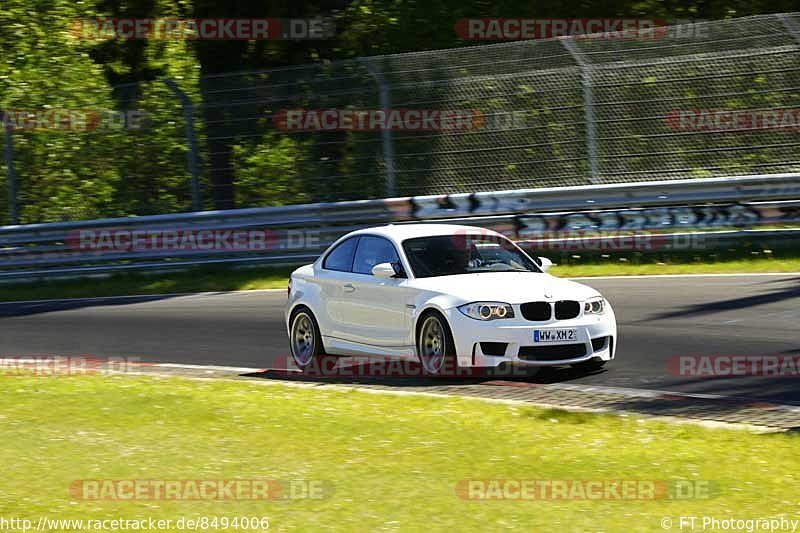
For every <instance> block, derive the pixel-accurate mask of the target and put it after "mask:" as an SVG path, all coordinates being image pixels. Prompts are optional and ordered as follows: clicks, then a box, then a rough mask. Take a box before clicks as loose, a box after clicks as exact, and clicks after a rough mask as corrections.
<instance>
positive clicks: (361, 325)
mask: <svg viewBox="0 0 800 533" xmlns="http://www.w3.org/2000/svg"><path fill="white" fill-rule="evenodd" d="M551 265H552V263H551V262H550V261H549V260H548V259H546V258H539V257H537V258H532V257H530V256H528V254H526V253H525V252H524V251H523V250H522V249H521V248H519V247H518V246H517V245H516V244H514V243H513V242H511V241H510V240H508V239H507V238H505V237H504V236H502V235H500V234H499V233H496V232H494V231H491V230H486V229H481V228H474V227H468V226H453V225H444V224H408V225H388V226H382V227H375V228H370V229H364V230H359V231H355V232H352V233H349V234H348V235H345V236H344V237H342V238H340V239H339V240H337V241H336V242H335V243H333V245H331V247H330V248H328V250H326V251H325V253H324V254H322V256H321V257H320V258H319V259H317V261H316V262H315V263H313V264H311V265H306V266H304V267H301V268H299V269H297V270H296V271H294V273H292V276H291V280H290V282H289V303H288V306H287V310H286V325H287V330H288V333H289V342H290V348H291V354H292V358H293V360H294V363H295V364H296V365H297V366H298V367H299V368H301V369H305V368H307V367H309V365H310V364H311V363H312V361H313V360H314V358H315V357H320V356H322V355H325V354H331V355H351V356H359V355H362V356H363V355H376V356H383V357H386V356H389V357H404V358H408V357H413V358H418V359H419V361H420V362H421V364H422V367H423V369H424V371H425V372H426V373H428V374H432V375H436V374H441V373H442V372H443V371H444V370H443V369H445V368H446V367H447V365H453V366H452V367H455V368H459V367H497V366H498V365H500V364H503V363H507V364H512V365H528V366H549V365H574V366H580V367H583V368H586V369H597V368H599V367H601V366H603V365H604V364H605V363H607V362H608V361H610V360H612V359H614V354H615V352H616V348H617V346H616V342H615V341H616V339H617V323H616V319H615V317H614V311H613V310H612V309H611V306H610V305H609V303H608V301H606V300H605V299H604V298H603V297H602V295H600V293H598V292H597V291H596V290H594V289H592V288H590V287H587V286H585V285H581V284H580V283H575V282H573V281H569V280H565V279H560V278H557V277H554V276H552V275H550V274H547V273H545V271H546V270H547V269H548V268H549V267H550V266H551Z"/></svg>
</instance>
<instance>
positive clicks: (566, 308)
mask: <svg viewBox="0 0 800 533" xmlns="http://www.w3.org/2000/svg"><path fill="white" fill-rule="evenodd" d="M579 314H581V304H579V303H578V302H576V301H575V300H561V301H560V302H556V318H557V319H558V320H569V319H570V318H575V317H576V316H578V315H579Z"/></svg>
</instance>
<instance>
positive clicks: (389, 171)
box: [358, 57, 397, 198]
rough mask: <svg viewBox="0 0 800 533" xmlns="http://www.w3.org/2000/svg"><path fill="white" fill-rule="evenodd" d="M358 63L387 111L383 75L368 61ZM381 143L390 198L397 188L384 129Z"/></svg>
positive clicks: (391, 148) (389, 137)
mask: <svg viewBox="0 0 800 533" xmlns="http://www.w3.org/2000/svg"><path fill="white" fill-rule="evenodd" d="M358 61H359V63H361V64H362V65H364V68H366V69H367V72H369V74H370V76H372V77H373V79H374V80H375V83H376V84H377V86H378V101H379V103H380V106H381V109H389V108H390V107H391V105H392V104H391V99H390V97H389V84H388V83H387V82H386V78H384V77H383V73H382V72H381V71H380V70H378V69H376V68H375V66H374V65H372V64H371V63H370V62H369V60H368V59H366V58H363V57H359V58H358ZM381 143H382V145H383V162H384V164H385V165H386V196H387V197H388V198H392V197H394V196H397V190H396V189H397V186H396V183H395V177H394V145H393V144H392V132H391V131H390V130H389V129H387V128H384V129H383V131H381Z"/></svg>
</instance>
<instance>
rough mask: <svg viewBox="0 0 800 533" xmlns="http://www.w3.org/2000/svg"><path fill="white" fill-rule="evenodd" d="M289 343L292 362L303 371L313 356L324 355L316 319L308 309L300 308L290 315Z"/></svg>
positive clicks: (312, 359) (309, 364) (308, 365)
mask: <svg viewBox="0 0 800 533" xmlns="http://www.w3.org/2000/svg"><path fill="white" fill-rule="evenodd" d="M289 345H290V348H291V351H292V359H293V360H294V363H295V364H296V365H297V366H298V367H299V368H300V370H303V371H305V370H306V369H307V368H309V367H310V366H311V363H312V361H314V358H318V357H319V356H322V355H325V350H324V348H323V346H322V335H321V334H320V331H319V326H318V325H317V320H316V319H315V318H314V315H313V314H312V313H311V311H310V310H309V309H307V308H300V309H298V310H297V311H295V313H294V314H293V315H292V321H291V337H290V339H289Z"/></svg>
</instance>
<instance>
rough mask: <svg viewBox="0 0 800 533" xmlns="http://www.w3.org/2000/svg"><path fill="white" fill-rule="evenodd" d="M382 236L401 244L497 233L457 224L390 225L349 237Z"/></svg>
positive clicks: (355, 232) (358, 232) (359, 231)
mask: <svg viewBox="0 0 800 533" xmlns="http://www.w3.org/2000/svg"><path fill="white" fill-rule="evenodd" d="M363 234H369V235H381V236H383V237H387V238H389V239H392V240H394V241H396V242H401V241H404V240H406V239H414V238H417V237H435V236H441V235H458V234H467V235H495V234H496V232H494V231H492V230H489V229H484V228H476V227H475V226H459V225H457V224H424V223H422V224H388V225H386V226H376V227H374V228H366V229H362V230H358V231H354V232H353V233H350V234H349V235H348V236H353V235H363Z"/></svg>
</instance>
